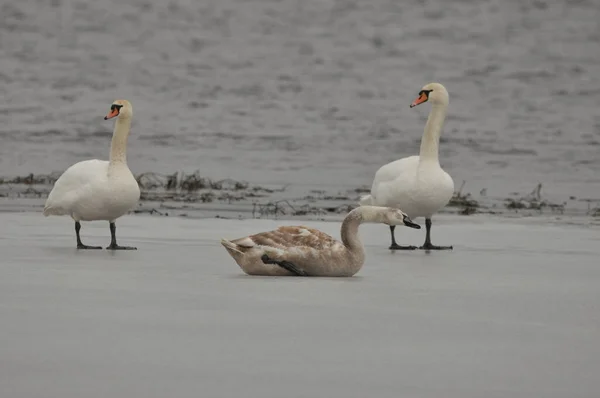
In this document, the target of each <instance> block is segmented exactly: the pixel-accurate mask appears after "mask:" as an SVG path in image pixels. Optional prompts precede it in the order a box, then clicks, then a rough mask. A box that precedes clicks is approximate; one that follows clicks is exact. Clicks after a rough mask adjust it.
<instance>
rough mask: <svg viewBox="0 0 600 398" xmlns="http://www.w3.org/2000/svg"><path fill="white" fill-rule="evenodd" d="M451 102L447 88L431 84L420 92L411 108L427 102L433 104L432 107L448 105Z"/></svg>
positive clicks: (438, 84)
mask: <svg viewBox="0 0 600 398" xmlns="http://www.w3.org/2000/svg"><path fill="white" fill-rule="evenodd" d="M449 100H450V97H449V96H448V91H446V87H444V86H442V85H441V84H440V83H429V84H426V85H425V86H423V88H422V89H421V91H419V96H418V97H417V99H416V100H414V101H413V102H412V104H410V107H411V108H414V107H415V106H417V105H419V104H422V103H424V102H427V101H429V102H431V103H432V105H448V101H449Z"/></svg>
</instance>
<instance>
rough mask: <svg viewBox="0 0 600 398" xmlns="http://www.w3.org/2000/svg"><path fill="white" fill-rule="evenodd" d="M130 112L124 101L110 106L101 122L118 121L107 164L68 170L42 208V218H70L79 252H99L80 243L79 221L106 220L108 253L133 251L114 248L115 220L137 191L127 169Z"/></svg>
mask: <svg viewBox="0 0 600 398" xmlns="http://www.w3.org/2000/svg"><path fill="white" fill-rule="evenodd" d="M132 116H133V109H132V108H131V104H130V103H129V101H126V100H118V101H115V102H113V104H112V105H111V107H110V112H109V113H108V115H106V117H105V118H104V120H108V119H112V118H114V117H117V120H116V122H115V129H114V131H113V136H112V143H111V148H110V160H109V161H108V162H107V161H105V160H97V159H93V160H85V161H83V162H79V163H76V164H74V165H73V166H71V167H69V168H68V169H67V170H66V171H65V172H64V173H63V174H62V175H61V176H60V178H59V179H58V180H57V181H56V183H55V184H54V188H53V189H52V191H51V192H50V195H48V199H47V200H46V205H45V206H44V216H50V215H56V216H60V215H69V216H71V217H72V218H73V220H75V234H76V235H77V248H78V249H102V247H100V246H87V245H84V244H83V243H81V238H80V236H79V230H80V229H81V224H80V221H94V220H106V221H108V222H109V226H110V234H111V241H110V245H109V246H108V247H107V249H111V250H135V249H136V248H135V247H131V246H119V245H117V238H116V236H115V233H116V226H115V220H116V219H117V218H119V217H121V216H122V215H123V214H125V213H127V212H128V211H129V210H130V209H131V208H132V207H134V206H135V204H136V203H137V201H138V200H139V198H140V188H139V186H138V183H137V181H136V180H135V178H134V177H133V174H131V171H130V170H129V167H127V158H126V152H127V136H129V129H130V126H131V117H132Z"/></svg>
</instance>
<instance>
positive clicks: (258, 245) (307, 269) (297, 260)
mask: <svg viewBox="0 0 600 398" xmlns="http://www.w3.org/2000/svg"><path fill="white" fill-rule="evenodd" d="M364 222H373V223H385V224H388V225H399V224H404V225H406V226H408V227H411V228H421V226H420V225H418V224H415V223H413V222H412V221H411V220H410V218H409V217H408V216H407V215H406V214H405V213H404V212H402V211H401V210H399V209H392V208H389V207H376V206H361V207H357V208H356V209H354V210H352V211H351V212H350V213H348V214H347V215H346V218H344V221H343V222H342V228H341V236H342V241H341V242H339V241H337V240H335V239H334V238H332V237H331V236H329V235H327V234H326V233H323V232H321V231H318V230H316V229H312V228H308V227H304V226H298V227H279V228H278V229H276V230H274V231H269V232H262V233H259V234H256V235H250V236H246V237H244V238H240V239H236V240H234V241H228V240H226V239H221V244H222V245H223V246H225V249H227V252H228V253H229V254H230V255H231V257H233V259H234V260H235V262H236V263H237V264H238V265H239V266H240V268H241V269H242V270H243V271H244V272H245V273H247V274H248V275H272V276H277V275H280V276H282V275H299V276H352V275H354V274H356V273H357V272H358V271H359V270H360V269H361V267H362V266H363V264H364V262H365V251H364V247H363V245H362V242H361V241H360V238H359V237H358V227H359V225H360V224H362V223H364Z"/></svg>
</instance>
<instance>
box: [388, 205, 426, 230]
mask: <svg viewBox="0 0 600 398" xmlns="http://www.w3.org/2000/svg"><path fill="white" fill-rule="evenodd" d="M383 219H384V221H383V222H384V223H385V224H387V225H402V224H404V225H406V226H407V227H409V228H415V229H421V226H420V225H419V224H416V223H414V222H413V221H412V220H411V219H410V217H409V216H408V215H407V214H406V213H405V212H403V211H402V210H400V209H393V208H391V207H388V208H387V211H386V212H385V214H384V215H383Z"/></svg>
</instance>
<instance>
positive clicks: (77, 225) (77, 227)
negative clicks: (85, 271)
mask: <svg viewBox="0 0 600 398" xmlns="http://www.w3.org/2000/svg"><path fill="white" fill-rule="evenodd" d="M79 231H81V223H80V222H79V221H75V236H77V249H81V250H96V249H102V246H88V245H84V244H83V243H82V242H81V236H79Z"/></svg>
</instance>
